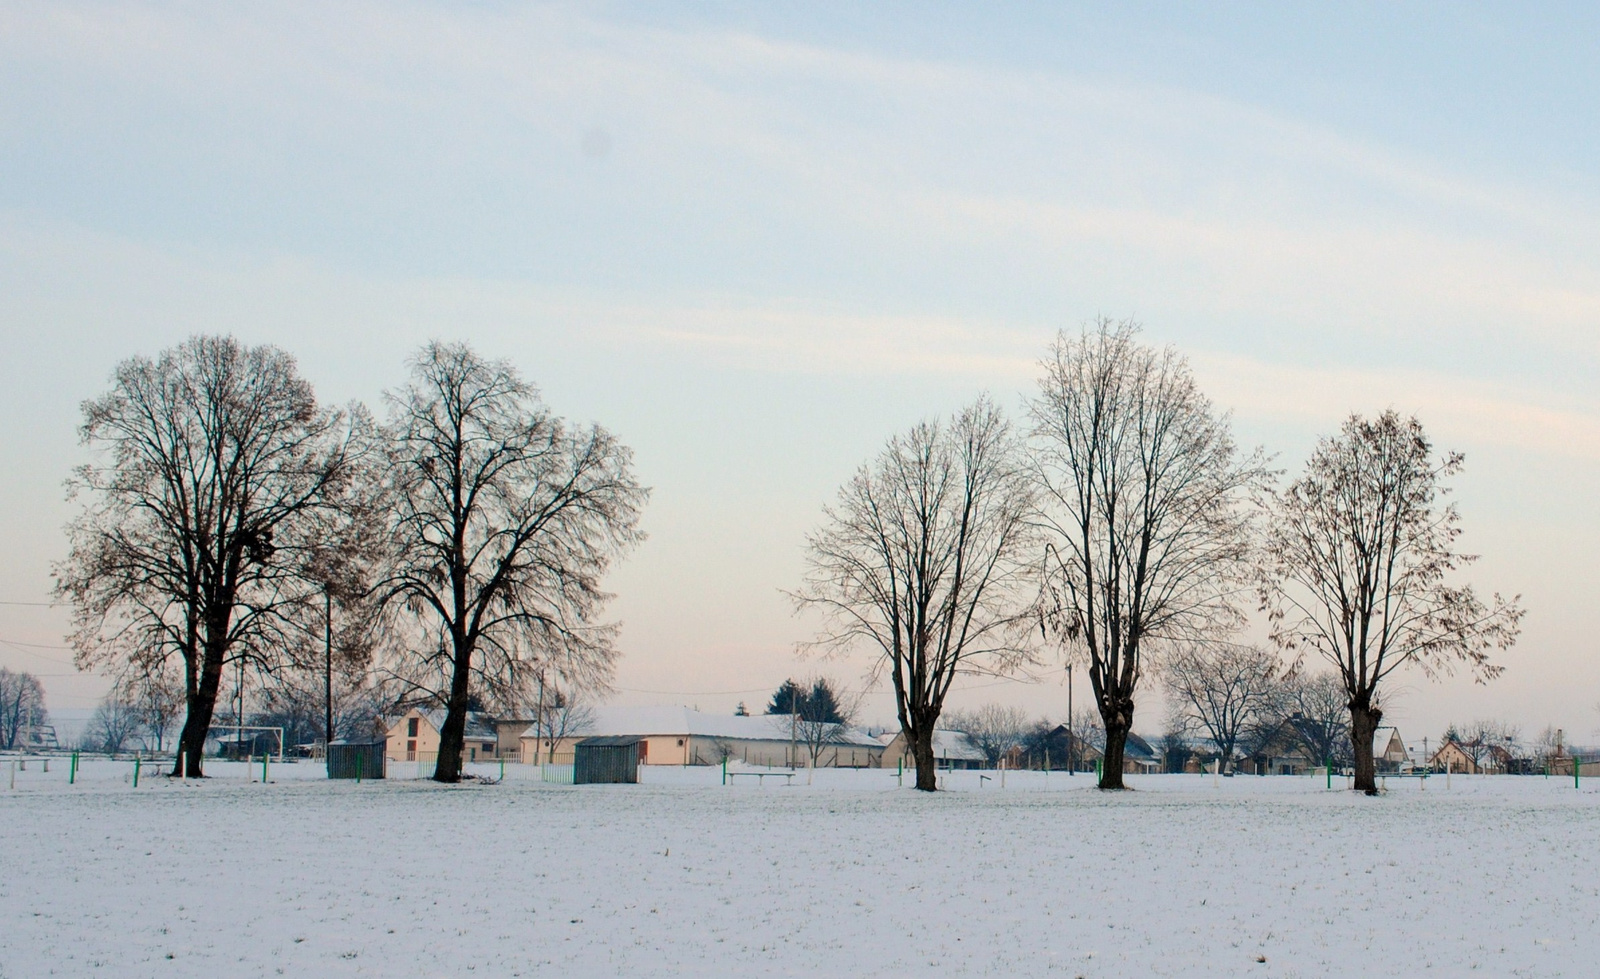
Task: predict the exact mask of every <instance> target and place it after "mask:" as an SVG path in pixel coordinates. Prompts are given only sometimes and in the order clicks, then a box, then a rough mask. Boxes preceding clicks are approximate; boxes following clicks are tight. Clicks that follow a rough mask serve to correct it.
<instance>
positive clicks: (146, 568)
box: [55, 336, 367, 776]
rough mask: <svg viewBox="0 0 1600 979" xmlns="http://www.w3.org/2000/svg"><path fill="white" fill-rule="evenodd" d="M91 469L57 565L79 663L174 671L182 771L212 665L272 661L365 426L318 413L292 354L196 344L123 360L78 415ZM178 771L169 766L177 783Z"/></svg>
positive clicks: (210, 699)
mask: <svg viewBox="0 0 1600 979" xmlns="http://www.w3.org/2000/svg"><path fill="white" fill-rule="evenodd" d="M83 415H84V423H83V427H82V429H81V432H82V440H83V442H84V444H85V445H87V446H88V447H89V448H90V450H91V451H92V452H93V453H94V454H95V461H94V462H91V463H90V464H88V465H85V466H83V467H81V468H79V469H78V470H77V471H76V473H75V474H74V475H73V477H72V479H71V480H70V481H69V483H68V486H69V492H70V494H71V496H72V497H73V498H77V499H80V500H82V501H83V509H82V511H81V512H80V513H79V515H78V516H77V517H76V518H75V519H74V520H73V522H72V523H71V524H70V525H69V528H68V536H69V539H70V543H71V550H70V553H69V555H68V557H67V558H66V560H65V561H63V562H61V563H60V564H59V565H57V567H56V572H55V573H56V589H57V594H58V595H59V596H60V597H61V598H62V599H64V600H65V601H67V602H68V603H70V604H71V606H72V608H73V616H74V626H75V631H74V633H73V637H72V641H73V645H74V646H75V647H76V649H77V660H78V665H79V667H80V668H84V669H89V668H98V667H107V666H109V667H111V668H112V669H113V671H114V672H116V673H119V674H123V675H127V674H139V673H150V674H156V673H159V672H160V671H161V670H162V669H163V667H164V666H165V664H166V663H167V662H168V661H169V659H172V658H177V659H178V660H180V661H181V662H182V665H183V689H184V704H185V718H184V723H183V731H182V734H181V735H180V736H179V741H178V746H179V749H180V751H179V755H178V757H179V758H180V759H182V762H181V764H183V765H184V767H185V768H186V769H187V773H188V774H189V775H190V776H199V775H201V774H202V753H203V750H204V747H205V742H206V734H207V731H208V730H209V729H210V727H211V720H212V715H213V713H214V711H215V709H216V704H217V695H218V691H219V689H220V687H221V682H222V675H223V669H224V667H225V666H226V665H228V664H230V663H236V662H239V661H241V660H248V661H249V662H251V663H252V664H253V665H254V666H255V667H256V668H257V669H262V670H272V669H276V668H278V667H279V666H280V665H281V657H282V654H283V651H284V650H285V649H286V648H287V647H288V645H289V642H288V639H287V633H288V632H289V631H290V628H291V627H290V625H289V621H288V620H289V616H290V614H291V612H292V610H293V609H294V608H295V607H296V606H297V605H298V604H299V603H301V602H302V601H303V600H304V597H305V593H306V587H307V581H306V578H305V564H306V559H307V556H308V555H309V554H310V552H311V551H312V549H313V548H314V547H315V546H317V545H319V544H321V543H324V542H326V541H327V540H328V539H329V538H330V537H332V536H335V535H336V533H337V527H338V524H339V521H340V517H339V514H340V512H341V511H342V510H343V508H344V507H345V505H346V502H347V496H348V493H349V491H350V488H351V487H352V485H354V476H355V472H356V471H357V470H358V469H359V467H360V463H361V459H362V457H363V447H364V446H365V445H366V444H367V443H366V441H365V440H364V438H363V435H364V432H365V425H364V415H363V414H362V413H361V412H360V411H353V412H341V411H337V410H331V409H327V408H323V407H321V406H319V405H318V404H317V401H316V398H315V396H314V395H313V394H312V390H311V385H310V384H309V383H307V382H306V381H305V380H304V379H303V378H302V377H301V376H300V374H299V372H298V370H297V369H296V367H295V362H294V359H293V358H292V357H290V356H289V355H288V354H286V353H284V352H283V351H282V350H279V349H277V348H276V347H269V346H261V347H247V346H245V345H243V344H241V343H240V342H239V341H238V340H235V339H234V338H232V337H218V336H197V337H194V338H192V339H190V340H187V341H185V342H184V343H182V344H179V345H178V346H176V347H174V348H172V349H170V350H167V351H165V352H163V353H162V354H161V355H160V356H159V357H157V358H155V359H154V360H151V359H149V358H145V357H134V358H132V359H129V360H126V361H124V362H123V363H122V364H120V365H119V366H118V367H117V369H116V372H115V374H114V376H113V379H112V387H111V390H110V391H109V392H108V393H106V394H105V395H103V396H101V397H99V398H96V399H94V400H92V401H88V402H85V403H84V405H83ZM177 773H178V769H177V768H174V774H177Z"/></svg>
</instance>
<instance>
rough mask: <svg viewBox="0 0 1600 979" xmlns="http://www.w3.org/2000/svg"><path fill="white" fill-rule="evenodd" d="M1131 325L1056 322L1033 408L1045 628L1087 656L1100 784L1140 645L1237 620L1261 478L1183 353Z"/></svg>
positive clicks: (1119, 759)
mask: <svg viewBox="0 0 1600 979" xmlns="http://www.w3.org/2000/svg"><path fill="white" fill-rule="evenodd" d="M1137 333H1138V327H1137V326H1135V325H1134V324H1132V323H1127V322H1123V323H1113V322H1111V321H1110V320H1105V319H1102V320H1100V321H1098V322H1097V323H1095V324H1094V326H1093V327H1092V328H1090V329H1087V330H1085V331H1083V332H1082V333H1081V334H1078V335H1070V334H1067V333H1065V332H1063V333H1062V334H1061V335H1060V337H1058V338H1057V340H1056V343H1055V346H1054V348H1053V349H1052V350H1051V355H1050V357H1049V359H1047V360H1046V361H1045V362H1044V364H1043V366H1044V370H1045V373H1044V377H1043V378H1042V379H1041V380H1040V382H1039V393H1038V395H1037V396H1036V397H1035V398H1034V399H1033V402H1032V405H1031V409H1030V415H1031V418H1032V422H1033V425H1032V445H1033V449H1034V452H1033V455H1032V458H1033V462H1034V478H1035V480H1036V482H1037V484H1038V486H1039V488H1040V491H1041V497H1042V507H1041V510H1042V517H1041V520H1040V523H1041V525H1042V529H1043V531H1044V534H1045V537H1046V543H1045V545H1044V549H1043V558H1042V559H1041V564H1040V568H1041V573H1042V576H1043V598H1044V609H1043V616H1042V619H1043V625H1044V628H1045V631H1046V632H1047V634H1049V635H1051V636H1052V637H1053V638H1054V639H1055V640H1057V641H1058V642H1060V643H1061V644H1062V646H1063V647H1064V648H1065V650H1066V653H1067V655H1068V656H1069V657H1071V658H1082V659H1086V660H1087V661H1088V666H1089V681H1090V684H1091V686H1092V687H1093V689H1094V697H1095V704H1096V707H1097V708H1098V709H1099V711H1100V716H1101V719H1102V721H1103V723H1104V724H1105V733H1106V745H1105V764H1104V766H1103V768H1102V775H1101V779H1100V787H1101V788H1103V789H1120V788H1122V787H1123V782H1122V766H1123V750H1124V746H1125V745H1126V743H1127V737H1128V732H1129V730H1130V729H1131V728H1132V726H1133V712H1134V695H1135V693H1136V691H1137V690H1138V685H1139V679H1140V677H1141V676H1142V675H1143V671H1144V650H1145V647H1146V645H1147V643H1150V642H1152V641H1154V642H1158V643H1159V642H1161V641H1182V640H1187V639H1193V638H1197V637H1202V636H1207V635H1213V634H1215V633H1217V632H1218V631H1219V630H1227V629H1231V628H1233V627H1234V626H1235V625H1236V624H1237V622H1238V620H1239V616H1240V613H1239V610H1238V608H1237V606H1236V601H1235V599H1236V597H1237V595H1238V593H1239V591H1240V589H1241V587H1242V585H1243V583H1244V582H1245V580H1246V575H1245V561H1246V556H1247V554H1248V552H1249V549H1250V543H1251V542H1250V520H1249V515H1248V514H1249V511H1248V508H1247V507H1246V506H1245V505H1244V504H1245V503H1246V502H1247V501H1248V498H1249V495H1250V494H1251V492H1252V491H1253V489H1254V488H1255V487H1256V486H1257V485H1258V484H1259V483H1260V481H1261V479H1262V477H1263V476H1264V472H1263V467H1262V464H1261V461H1260V458H1259V457H1258V456H1241V454H1240V453H1239V452H1238V450H1237V449H1236V447H1235V445H1234V441H1233V436H1232V434H1231V432H1230V426H1229V419H1228V417H1227V416H1226V415H1223V414H1219V413H1218V412H1217V411H1216V410H1215V409H1213V407H1212V405H1211V402H1210V401H1208V400H1207V399H1206V398H1205V396H1204V395H1202V394H1201V393H1200V391H1199V389H1198V388H1197V387H1196V386H1195V382H1194V378H1193V376H1192V375H1191V373H1190V370H1189V365H1188V362H1187V361H1186V360H1185V359H1184V358H1183V357H1182V356H1180V355H1179V354H1178V353H1177V352H1175V351H1174V350H1172V349H1171V348H1166V349H1160V350H1157V349H1154V348H1152V347H1149V346H1145V345H1144V344H1142V343H1140V342H1139V340H1138V336H1137Z"/></svg>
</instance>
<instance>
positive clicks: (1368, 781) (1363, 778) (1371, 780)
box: [1350, 700, 1383, 795]
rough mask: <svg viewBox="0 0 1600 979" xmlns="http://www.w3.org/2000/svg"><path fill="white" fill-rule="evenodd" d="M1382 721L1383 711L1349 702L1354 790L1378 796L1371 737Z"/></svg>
mask: <svg viewBox="0 0 1600 979" xmlns="http://www.w3.org/2000/svg"><path fill="white" fill-rule="evenodd" d="M1381 720H1383V711H1382V710H1380V709H1378V708H1377V707H1372V706H1370V705H1369V703H1368V702H1366V701H1355V700H1352V701H1350V746H1351V747H1352V748H1353V749H1354V756H1355V769H1356V784H1355V787H1356V790H1357V791H1359V792H1365V793H1366V794H1367V795H1377V794H1378V773H1377V769H1378V766H1377V762H1376V759H1374V758H1373V757H1372V736H1373V734H1374V733H1376V732H1377V730H1378V722H1379V721H1381Z"/></svg>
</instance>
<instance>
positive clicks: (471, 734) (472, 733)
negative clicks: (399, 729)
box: [387, 708, 495, 741]
mask: <svg viewBox="0 0 1600 979" xmlns="http://www.w3.org/2000/svg"><path fill="white" fill-rule="evenodd" d="M417 713H418V714H419V715H421V717H422V719H423V720H425V721H427V722H428V723H429V724H430V725H432V726H433V729H434V730H435V731H439V730H442V729H443V728H444V714H445V712H444V711H442V710H423V709H421V708H418V709H417ZM409 716H410V713H409V712H407V713H405V714H401V715H400V716H399V717H396V718H395V719H394V720H392V721H390V722H389V724H388V725H387V726H388V728H389V729H390V730H391V731H392V730H393V729H394V726H395V725H396V724H399V723H400V722H401V721H403V720H405V719H406V718H407V717H409ZM462 737H464V738H470V739H472V740H473V741H493V740H494V738H495V732H494V719H493V718H491V717H490V716H489V715H487V714H480V713H478V712H477V711H468V712H467V726H466V730H465V732H464V733H463V734H462Z"/></svg>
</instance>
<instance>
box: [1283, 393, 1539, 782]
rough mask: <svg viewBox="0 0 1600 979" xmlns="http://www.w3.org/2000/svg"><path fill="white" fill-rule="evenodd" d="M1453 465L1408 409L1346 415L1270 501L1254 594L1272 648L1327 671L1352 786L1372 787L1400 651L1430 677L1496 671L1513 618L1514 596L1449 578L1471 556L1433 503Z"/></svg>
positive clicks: (1445, 508)
mask: <svg viewBox="0 0 1600 979" xmlns="http://www.w3.org/2000/svg"><path fill="white" fill-rule="evenodd" d="M1461 464H1462V457H1461V456H1460V454H1458V453H1450V454H1447V455H1445V456H1443V457H1442V458H1435V456H1434V454H1433V446H1432V444H1431V443H1430V442H1429V441H1428V438H1427V436H1426V435H1425V434H1424V433H1423V430H1422V424H1421V422H1419V421H1417V419H1416V418H1414V417H1413V418H1401V417H1400V415H1399V414H1397V413H1396V412H1395V411H1394V410H1392V409H1391V410H1388V411H1385V412H1384V413H1383V414H1382V415H1379V416H1378V417H1377V418H1376V419H1373V420H1371V421H1369V420H1367V419H1365V418H1362V417H1360V416H1358V415H1352V416H1350V418H1349V419H1348V420H1346V421H1345V423H1344V426H1343V427H1342V428H1341V429H1340V432H1339V435H1338V436H1337V437H1336V438H1324V439H1322V440H1321V441H1320V442H1318V444H1317V447H1316V449H1315V451H1313V452H1312V455H1311V459H1310V461H1309V462H1307V463H1306V469H1305V472H1304V474H1302V475H1301V476H1300V478H1299V479H1297V480H1295V481H1294V482H1293V483H1292V484H1291V485H1290V486H1289V488H1288V489H1287V490H1285V491H1284V492H1283V493H1281V494H1278V495H1277V496H1276V498H1275V500H1274V501H1273V520H1272V525H1271V529H1270V531H1269V533H1268V535H1267V542H1266V560H1265V561H1264V562H1263V563H1262V566H1261V577H1260V594H1261V603H1262V607H1263V608H1264V609H1266V610H1267V611H1268V612H1269V613H1270V614H1271V621H1272V637H1273V639H1274V640H1275V641H1276V642H1277V643H1278V644H1279V645H1280V646H1281V647H1283V648H1284V649H1288V650H1296V651H1298V652H1299V654H1300V655H1301V656H1302V657H1303V656H1304V655H1305V653H1306V652H1308V651H1310V652H1314V653H1316V654H1317V655H1319V656H1321V657H1323V658H1324V659H1326V660H1327V661H1328V662H1329V663H1331V664H1332V665H1333V666H1334V668H1335V669H1336V670H1337V671H1338V674H1339V677H1340V679H1341V680H1342V681H1343V683H1344V689H1345V693H1346V695H1347V696H1348V700H1347V704H1348V706H1349V708H1350V738H1351V744H1352V754H1353V756H1354V760H1355V773H1356V775H1355V788H1356V789H1358V790H1360V791H1363V792H1366V793H1367V794H1368V795H1375V794H1377V791H1378V785H1377V779H1376V769H1375V765H1374V760H1373V756H1372V738H1373V733H1374V732H1375V731H1376V730H1377V727H1378V724H1379V722H1380V721H1381V720H1382V719H1383V710H1382V707H1381V706H1380V699H1379V698H1380V694H1381V691H1382V689H1383V682H1384V680H1385V679H1387V678H1388V677H1389V676H1390V675H1391V674H1393V673H1394V672H1395V671H1396V670H1398V669H1400V668H1401V667H1404V666H1406V665H1408V664H1414V665H1416V666H1417V667H1419V668H1420V669H1421V670H1422V671H1423V673H1424V674H1425V675H1428V676H1434V675H1435V674H1437V673H1440V672H1446V673H1448V672H1452V671H1453V669H1454V667H1455V665H1456V664H1458V663H1460V664H1466V665H1467V666H1468V667H1469V668H1470V669H1471V671H1472V673H1473V675H1474V677H1475V678H1476V679H1477V680H1478V681H1479V682H1484V681H1487V680H1489V679H1491V678H1493V677H1494V676H1496V675H1498V674H1499V672H1500V670H1501V667H1499V666H1496V665H1495V664H1493V663H1491V662H1490V661H1489V652H1490V650H1492V649H1501V650H1504V649H1509V648H1510V647H1511V645H1512V644H1513V643H1514V642H1515V641H1516V638H1517V633H1518V631H1519V628H1520V622H1521V619H1522V614H1523V612H1522V609H1521V608H1520V607H1519V605H1518V600H1519V599H1517V598H1513V599H1511V600H1509V601H1507V600H1504V599H1502V598H1501V597H1500V596H1499V595H1495V596H1494V598H1493V600H1492V601H1491V602H1488V603H1485V602H1484V601H1483V600H1482V599H1480V598H1479V597H1478V595H1477V593H1476V592H1474V591H1473V590H1472V587H1471V586H1470V585H1465V586H1456V585H1453V584H1451V583H1450V582H1449V580H1448V579H1449V577H1450V574H1451V572H1453V571H1455V570H1456V569H1457V568H1458V567H1460V566H1462V565H1465V564H1470V563H1471V562H1473V561H1475V560H1476V559H1477V558H1476V556H1474V555H1467V554H1461V553H1458V552H1457V551H1456V550H1455V542H1456V538H1457V537H1458V536H1460V534H1461V528H1460V516H1459V514H1458V513H1457V511H1456V508H1455V505H1454V504H1449V505H1443V504H1442V500H1443V497H1444V496H1445V495H1446V494H1447V493H1448V492H1449V490H1448V488H1447V487H1446V486H1445V485H1444V480H1445V479H1447V478H1448V477H1450V476H1453V475H1455V474H1456V473H1458V472H1460V470H1461Z"/></svg>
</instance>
